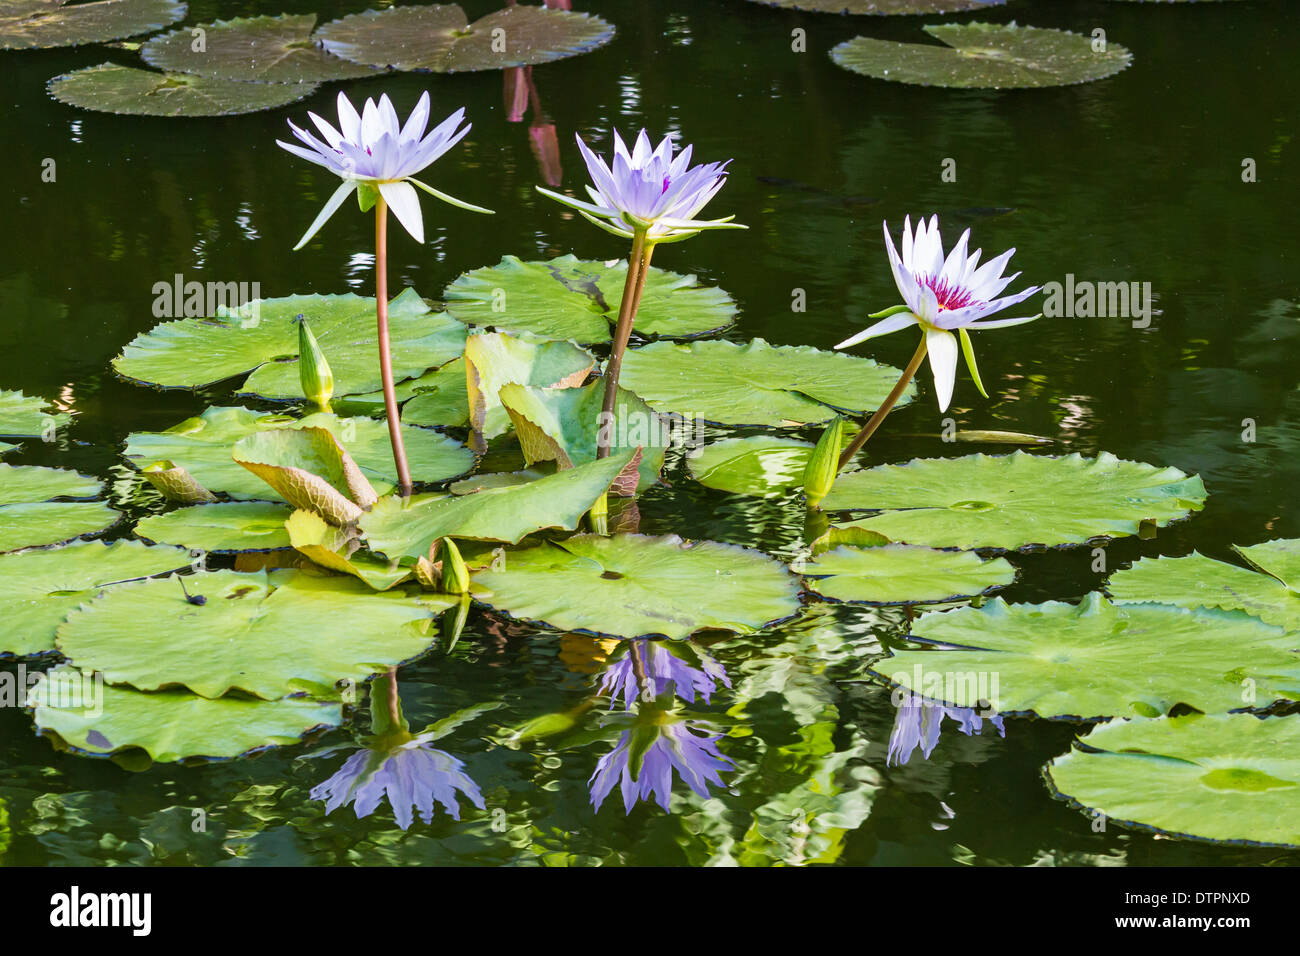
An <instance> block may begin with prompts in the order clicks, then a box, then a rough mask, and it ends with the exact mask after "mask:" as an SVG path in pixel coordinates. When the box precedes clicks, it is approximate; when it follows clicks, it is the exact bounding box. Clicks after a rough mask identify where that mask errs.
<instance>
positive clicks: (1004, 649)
mask: <svg viewBox="0 0 1300 956" xmlns="http://www.w3.org/2000/svg"><path fill="white" fill-rule="evenodd" d="M911 639H912V640H916V641H921V642H924V643H926V644H931V645H949V646H950V647H951V649H947V648H944V649H939V650H934V649H928V648H927V649H925V650H903V651H896V652H895V653H894V654H893V656H892V657H888V658H885V659H884V660H881V661H877V662H876V663H875V664H873V665H872V670H874V671H875V672H876V673H877V674H879V675H881V676H882V677H885V678H886V679H889V680H891V681H893V682H894V683H896V684H901V685H902V686H904V687H907V688H908V689H909V690H911V691H913V692H915V693H918V694H921V695H923V696H925V697H928V698H931V699H935V700H942V701H947V702H948V703H951V704H955V705H957V706H959V707H975V706H978V701H979V700H980V699H981V698H986V699H987V700H988V701H990V702H991V703H992V704H993V706H994V708H995V709H996V710H998V711H1000V712H1002V713H1024V712H1030V711H1032V712H1033V713H1035V714H1038V716H1040V717H1050V718H1056V719H1065V720H1096V719H1100V718H1103V717H1128V716H1140V717H1156V716H1159V715H1160V714H1165V713H1168V712H1169V711H1170V710H1171V709H1172V708H1173V707H1175V706H1176V705H1179V704H1183V705H1186V706H1188V707H1193V708H1195V709H1197V710H1200V711H1204V712H1206V713H1224V712H1227V711H1232V710H1245V709H1247V708H1250V707H1255V706H1258V707H1265V706H1267V705H1268V704H1269V702H1271V701H1272V700H1274V699H1278V698H1285V699H1300V652H1297V650H1296V640H1295V635H1294V634H1288V633H1287V632H1286V631H1284V630H1283V629H1282V628H1280V627H1273V626H1272V625H1269V624H1265V623H1264V622H1263V621H1260V620H1259V619H1258V618H1254V617H1251V616H1250V615H1249V614H1243V613H1242V612H1240V611H1219V610H1213V609H1209V608H1200V609H1197V610H1187V609H1185V608H1176V607H1169V606H1167V605H1161V604H1134V605H1128V606H1124V607H1119V606H1116V605H1114V604H1111V603H1110V602H1109V601H1107V600H1105V598H1103V597H1102V596H1101V595H1100V594H1098V593H1097V592H1093V593H1091V594H1089V595H1088V596H1087V597H1085V598H1084V600H1083V602H1082V603H1081V604H1079V605H1078V606H1077V607H1076V606H1075V605H1072V604H1065V603H1063V602H1060V601H1049V602H1047V603H1046V604H1010V605H1009V604H1006V603H1005V602H1004V601H1003V600H1002V599H1001V598H993V599H992V600H990V601H989V602H988V603H987V604H985V605H984V606H983V607H981V608H971V607H966V608H960V609H958V610H955V611H946V612H941V613H940V612H935V613H930V614H924V615H922V616H921V617H920V618H919V619H918V620H917V621H916V623H915V624H914V625H913V627H912V634H911Z"/></svg>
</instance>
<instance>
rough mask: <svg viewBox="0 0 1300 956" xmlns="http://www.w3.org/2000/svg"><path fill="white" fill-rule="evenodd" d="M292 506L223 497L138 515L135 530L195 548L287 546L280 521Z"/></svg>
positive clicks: (146, 536) (153, 538)
mask: <svg viewBox="0 0 1300 956" xmlns="http://www.w3.org/2000/svg"><path fill="white" fill-rule="evenodd" d="M292 513H293V509H292V508H288V507H286V506H284V505H279V504H272V503H271V502H269V501H227V502H220V503H218V504H211V505H194V506H193V507H189V508H177V509H176V510H175V511H169V512H167V513H166V514H160V515H150V516H149V517H147V518H142V519H141V520H140V523H139V524H137V525H136V526H135V533H136V534H137V535H139V536H140V537H141V538H144V539H146V540H148V541H156V542H158V543H159V544H176V545H181V546H182V547H186V548H190V549H192V550H195V551H210V552H216V553H221V552H231V551H274V550H275V549H277V548H287V547H289V534H288V532H287V531H285V530H284V522H285V521H286V520H287V519H288V517H289V515H291V514H292Z"/></svg>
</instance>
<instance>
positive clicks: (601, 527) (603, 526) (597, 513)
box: [587, 494, 609, 534]
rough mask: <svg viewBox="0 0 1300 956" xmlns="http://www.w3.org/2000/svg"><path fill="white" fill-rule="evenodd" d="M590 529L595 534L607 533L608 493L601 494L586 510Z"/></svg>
mask: <svg viewBox="0 0 1300 956" xmlns="http://www.w3.org/2000/svg"><path fill="white" fill-rule="evenodd" d="M587 518H588V519H589V520H590V522H591V530H592V531H593V532H595V533H596V534H609V495H608V494H603V495H601V496H600V497H599V498H597V499H596V500H595V502H594V503H593V504H592V506H591V510H590V511H588V512H587Z"/></svg>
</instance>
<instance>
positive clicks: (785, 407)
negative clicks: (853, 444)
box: [619, 339, 915, 426]
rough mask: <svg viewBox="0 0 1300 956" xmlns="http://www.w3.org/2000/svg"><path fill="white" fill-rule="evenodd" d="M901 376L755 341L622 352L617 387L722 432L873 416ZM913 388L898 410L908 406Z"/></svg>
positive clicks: (863, 362)
mask: <svg viewBox="0 0 1300 956" xmlns="http://www.w3.org/2000/svg"><path fill="white" fill-rule="evenodd" d="M900 374H902V373H901V372H899V370H898V369H896V368H891V367H890V366H888V365H879V364H877V363H876V362H874V361H872V360H871V359H865V358H858V357H856V356H852V355H845V354H843V353H841V352H823V351H821V350H820V349H815V348H811V347H810V346H806V345H798V346H795V345H780V346H773V345H768V344H767V343H766V342H764V341H763V340H762V339H754V340H753V341H752V342H746V343H745V344H743V345H740V344H737V343H735V342H724V341H705V342H691V343H688V344H682V345H679V344H676V343H674V342H654V343H652V344H650V345H647V346H644V347H642V348H638V349H628V351H627V353H626V354H625V355H624V358H623V371H622V373H621V375H620V376H619V384H620V385H622V386H624V387H625V388H628V389H629V390H631V391H633V392H636V394H637V395H639V396H641V398H643V399H645V401H646V402H648V403H649V404H650V407H651V408H654V409H655V410H656V411H659V412H664V413H669V412H672V413H676V414H679V415H682V416H685V417H687V418H692V417H698V418H702V419H704V420H705V421H708V422H713V423H715V424H723V425H769V426H781V425H787V426H788V425H809V424H820V423H823V422H828V421H830V420H831V419H832V418H834V417H835V414H836V411H837V410H841V411H849V412H853V413H855V414H860V413H862V412H863V411H865V410H867V409H875V408H877V407H878V406H879V405H880V403H881V402H882V401H883V400H884V399H885V396H886V395H888V394H889V391H890V389H892V388H893V387H894V384H895V383H896V382H897V381H898V377H899V375H900ZM913 394H915V387H914V386H912V385H910V384H909V386H908V391H907V392H906V393H905V394H904V396H903V398H901V399H900V400H899V404H900V405H902V404H905V403H906V402H908V401H910V397H911V395H913Z"/></svg>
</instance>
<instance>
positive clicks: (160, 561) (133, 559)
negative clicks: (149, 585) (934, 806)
mask: <svg viewBox="0 0 1300 956" xmlns="http://www.w3.org/2000/svg"><path fill="white" fill-rule="evenodd" d="M189 563H190V556H189V554H188V553H186V552H185V551H182V550H180V549H178V548H150V547H146V546H145V545H143V544H141V543H140V542H139V541H114V542H113V543H112V544H105V543H104V542H102V541H77V542H74V543H73V544H70V545H68V546H67V547H63V548H53V549H40V550H32V551H20V552H18V553H17V554H5V555H0V619H3V620H4V622H5V626H4V633H3V636H0V657H32V656H35V655H37V654H48V653H52V652H53V651H54V629H55V628H56V627H58V626H59V624H61V623H62V622H63V618H64V617H65V616H66V615H67V614H68V612H69V611H71V610H73V609H75V608H76V607H77V606H78V605H79V604H81V603H82V602H83V601H88V600H90V599H91V598H92V597H94V596H95V595H96V594H97V593H98V592H99V591H100V590H102V589H103V588H105V587H107V586H108V585H110V584H114V583H117V582H120V581H130V580H133V579H136V578H142V577H148V576H151V575H155V574H165V573H167V572H168V571H176V570H179V569H181V568H184V567H186V566H187V565H188V564H189Z"/></svg>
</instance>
